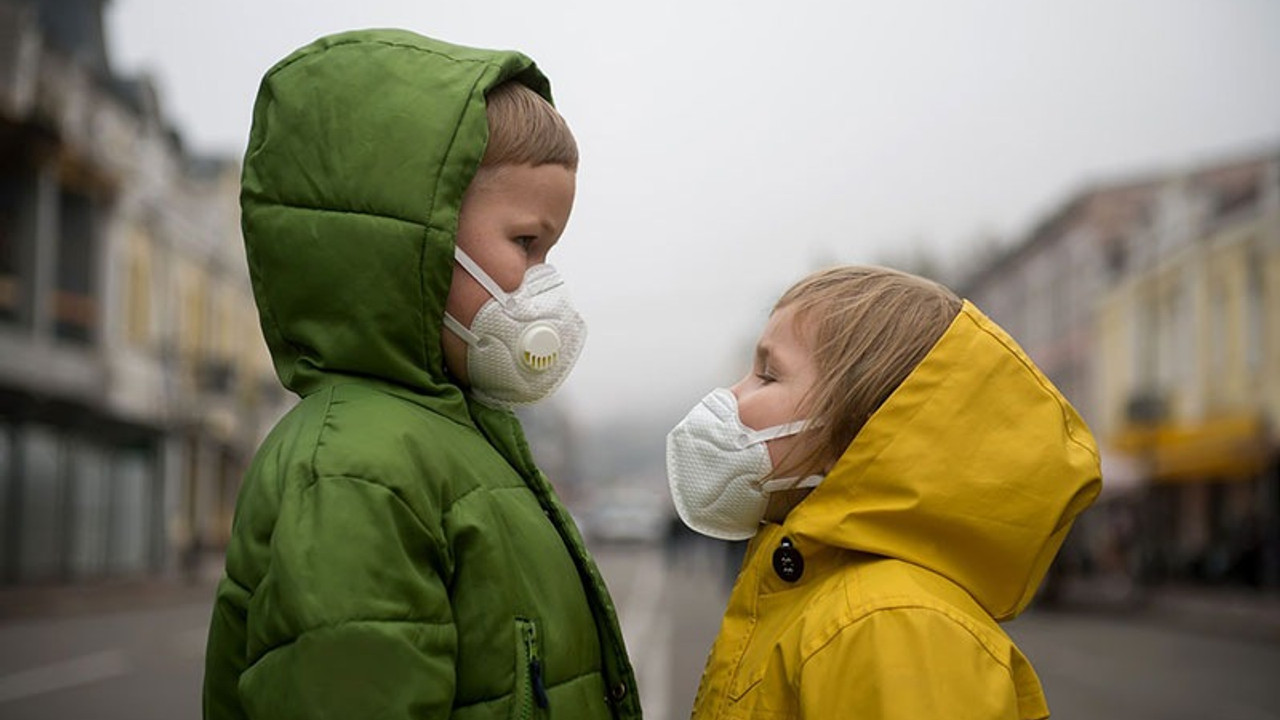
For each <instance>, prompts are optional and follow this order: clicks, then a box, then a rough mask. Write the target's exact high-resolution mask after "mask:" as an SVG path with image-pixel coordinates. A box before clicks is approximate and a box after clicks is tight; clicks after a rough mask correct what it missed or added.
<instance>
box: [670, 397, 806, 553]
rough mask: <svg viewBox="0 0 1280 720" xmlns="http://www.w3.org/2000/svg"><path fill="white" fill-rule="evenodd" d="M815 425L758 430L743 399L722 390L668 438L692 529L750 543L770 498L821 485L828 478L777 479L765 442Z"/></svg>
mask: <svg viewBox="0 0 1280 720" xmlns="http://www.w3.org/2000/svg"><path fill="white" fill-rule="evenodd" d="M808 425H809V421H807V420H797V421H795V422H789V423H786V424H784V425H774V426H773V427H767V428H763V429H761V430H752V429H751V428H748V427H747V426H745V425H743V424H742V419H741V418H740V417H739V416H738V399H737V397H735V396H734V394H733V392H732V391H730V390H728V389H726V388H716V389H715V390H712V391H711V393H710V394H709V395H707V396H706V397H705V398H703V399H702V402H700V403H698V405H697V406H695V407H694V408H693V410H690V411H689V414H688V415H686V416H685V418H684V419H683V420H681V421H680V422H679V424H677V425H676V426H675V428H674V429H672V430H671V432H670V433H668V434H667V482H668V483H669V484H670V486H671V499H672V500H673V501H674V502H675V506H676V512H677V513H679V515H680V519H681V520H683V521H684V524H685V525H688V526H689V528H690V529H692V530H694V531H695V532H699V533H701V534H703V535H707V536H709V537H713V538H719V539H721V540H746V539H748V538H750V537H752V536H754V535H755V534H756V532H757V531H758V530H759V529H760V522H761V521H762V520H763V519H764V511H765V506H766V505H767V504H768V497H767V496H768V494H769V493H771V492H775V491H778V490H787V489H792V488H809V487H816V486H817V485H818V483H820V482H822V478H823V476H822V475H810V476H808V477H805V478H773V479H770V480H768V481H767V482H766V481H765V478H766V477H768V475H769V473H771V472H773V462H772V461H771V460H770V459H769V448H768V447H766V446H765V443H766V442H767V441H769V440H775V439H777V438H783V437H789V436H791V435H797V434H799V433H800V432H802V431H803V430H804V429H805V428H806V427H808Z"/></svg>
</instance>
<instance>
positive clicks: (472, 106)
mask: <svg viewBox="0 0 1280 720" xmlns="http://www.w3.org/2000/svg"><path fill="white" fill-rule="evenodd" d="M509 79H516V80H519V81H520V82H522V83H524V84H526V85H528V86H529V87H530V88H532V89H534V90H535V91H537V92H538V93H540V94H541V95H543V96H544V97H546V98H547V99H548V100H550V99H551V97H550V86H549V84H548V82H547V80H546V78H545V77H543V75H542V74H541V73H540V72H539V71H538V69H537V68H536V67H535V66H534V63H533V61H532V60H530V59H529V58H527V57H525V56H524V55H521V54H520V53H516V52H504V51H490V50H478V49H473V48H466V47H460V46H457V45H450V44H448V43H444V42H440V41H437V40H432V39H429V38H425V37H422V36H420V35H416V34H414V33H411V32H406V31H402V30H362V31H355V32H349V33H343V34H340V35H334V36H330V37H326V38H323V39H321V40H318V41H316V42H314V43H312V44H311V45H308V46H307V47H304V48H302V49H301V50H298V51H297V52H295V53H293V54H292V55H290V56H289V57H287V58H285V59H284V60H282V61H281V62H280V63H278V64H277V65H276V66H275V67H273V68H272V69H271V70H270V71H269V72H268V73H267V75H266V77H264V78H263V81H262V85H261V87H260V89H259V91H258V97H257V101H256V103H255V105H254V110H253V128H252V131H251V133H250V137H249V146H248V150H247V152H246V154H245V162H244V177H243V184H242V191H241V199H240V202H241V209H242V226H243V230H244V238H245V246H246V249H247V253H248V257H249V271H250V274H251V276H252V279H253V291H254V296H255V298H256V300H257V304H258V311H259V315H260V318H261V322H262V331H263V334H264V335H265V336H266V340H267V345H268V346H269V347H270V349H271V355H272V358H273V359H274V361H275V368H276V373H277V374H278V375H279V377H280V380H281V382H283V383H284V385H285V387H287V388H289V389H290V390H292V391H294V392H296V393H298V394H299V395H302V396H306V395H309V394H311V393H313V392H315V391H316V390H318V389H320V388H323V387H325V386H328V385H331V384H334V383H335V382H339V381H345V382H349V381H350V380H351V379H352V378H361V379H363V380H365V381H368V382H373V383H376V384H380V385H383V386H386V387H387V388H389V389H390V390H391V391H392V392H396V393H397V394H400V395H408V396H412V397H413V399H415V401H417V402H421V403H425V404H428V405H430V406H431V407H432V408H433V409H435V410H437V411H440V412H443V413H445V414H447V415H450V416H453V417H458V418H464V417H466V414H467V413H466V406H465V403H464V401H463V398H462V393H461V391H460V390H459V389H458V388H457V387H456V386H455V385H454V384H453V382H452V381H451V380H450V379H448V376H447V374H446V372H445V370H444V361H443V353H442V350H441V345H440V337H441V327H442V319H443V315H444V304H445V299H446V297H447V296H448V292H449V284H450V281H451V279H452V268H453V248H454V242H455V237H456V233H457V227H458V210H459V207H460V206H461V203H462V196H463V193H464V192H465V190H466V188H467V185H468V184H469V183H470V182H471V179H472V177H473V176H474V175H475V172H476V168H477V167H478V166H479V164H480V159H481V157H482V156H483V155H484V149H485V143H486V142H487V139H488V121H487V118H486V115H485V94H486V93H487V92H488V91H489V90H490V89H492V88H493V87H494V86H495V85H497V84H499V83H501V82H503V81H505V80H509Z"/></svg>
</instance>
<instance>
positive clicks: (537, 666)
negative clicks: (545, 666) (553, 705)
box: [529, 658, 550, 708]
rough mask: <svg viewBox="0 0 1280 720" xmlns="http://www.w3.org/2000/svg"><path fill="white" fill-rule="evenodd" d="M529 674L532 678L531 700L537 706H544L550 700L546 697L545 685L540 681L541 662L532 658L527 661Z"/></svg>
mask: <svg viewBox="0 0 1280 720" xmlns="http://www.w3.org/2000/svg"><path fill="white" fill-rule="evenodd" d="M529 675H530V677H531V678H532V680H533V700H534V702H536V703H538V707H540V708H545V707H547V705H549V704H550V702H549V701H548V699H547V686H546V684H545V683H544V682H543V681H542V663H541V662H539V661H538V659H537V658H534V659H532V660H530V661H529Z"/></svg>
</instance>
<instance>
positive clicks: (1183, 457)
mask: <svg viewBox="0 0 1280 720" xmlns="http://www.w3.org/2000/svg"><path fill="white" fill-rule="evenodd" d="M1278 167H1280V157H1278V156H1277V155H1275V154H1264V155H1260V156H1255V157H1253V158H1248V159H1244V160H1241V161H1238V162H1233V163H1227V164H1223V165H1220V166H1216V167H1211V168H1208V169H1205V170H1201V171H1197V172H1193V173H1189V174H1185V175H1181V176H1177V177H1172V178H1169V179H1168V180H1167V181H1166V182H1164V183H1163V184H1162V186H1161V187H1160V188H1159V190H1158V191H1157V193H1156V194H1155V200H1154V202H1153V203H1152V206H1151V208H1150V213H1149V221H1148V222H1147V223H1146V225H1145V227H1143V228H1141V229H1139V230H1138V231H1137V232H1134V233H1131V234H1130V235H1129V236H1128V237H1125V238H1118V239H1117V240H1116V241H1115V242H1116V244H1117V246H1116V248H1115V250H1114V262H1112V263H1111V264H1110V271H1111V273H1112V276H1113V277H1112V281H1111V282H1110V283H1109V286H1108V289H1107V290H1106V291H1105V292H1104V293H1103V295H1102V296H1101V297H1100V299H1099V304H1098V310H1097V322H1098V328H1097V332H1098V343H1097V352H1098V357H1099V360H1100V362H1099V365H1098V373H1097V378H1096V382H1097V397H1098V398H1099V401H1100V402H1099V405H1100V408H1099V410H1100V412H1099V413H1098V416H1097V417H1096V418H1095V419H1094V430H1095V433H1096V434H1097V436H1098V437H1099V439H1100V440H1101V441H1102V442H1103V443H1104V445H1105V449H1106V450H1108V451H1109V452H1110V453H1111V455H1112V456H1113V457H1117V458H1122V459H1123V460H1124V462H1123V463H1120V464H1118V465H1117V466H1118V467H1123V468H1125V470H1124V472H1125V473H1127V474H1129V475H1131V476H1132V479H1133V480H1134V481H1135V483H1136V485H1137V487H1138V488H1139V490H1138V492H1139V493H1141V494H1142V496H1143V498H1144V501H1143V506H1144V518H1143V520H1144V524H1145V529H1144V537H1145V543H1146V545H1147V547H1146V548H1145V550H1144V554H1145V556H1146V562H1145V565H1146V566H1147V570H1148V571H1150V572H1152V573H1154V574H1155V575H1157V576H1160V577H1163V576H1172V577H1183V578H1187V577H1189V578H1194V579H1203V580H1211V581H1218V580H1228V579H1235V580H1242V581H1245V582H1249V583H1253V584H1262V583H1265V584H1275V582H1276V581H1277V579H1278V578H1277V577H1276V575H1277V574H1280V568H1277V564H1278V562H1277V558H1276V557H1273V556H1274V555H1275V554H1276V547H1275V546H1276V544H1277V543H1276V537H1275V535H1276V534H1277V527H1278V526H1280V475H1278V470H1277V457H1280V434H1278V433H1277V421H1280V172H1278Z"/></svg>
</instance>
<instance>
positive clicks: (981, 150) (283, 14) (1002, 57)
mask: <svg viewBox="0 0 1280 720" xmlns="http://www.w3.org/2000/svg"><path fill="white" fill-rule="evenodd" d="M1048 6H1049V4H1048V3H1029V2H1025V0H999V1H995V0H993V1H991V2H980V1H978V0H947V1H945V2H944V1H942V0H939V1H937V2H927V3H926V2H910V1H898V2H876V3H871V2H856V1H854V0H848V1H845V2H811V1H807V0H792V1H791V2H779V1H778V0H771V1H770V2H759V1H757V0H715V1H710V2H703V1H699V0H646V2H639V3H610V2H600V1H599V0H580V1H576V2H575V1H561V0H541V1H540V2H530V1H529V0H523V1H521V2H508V1H507V0H479V1H474V0H473V1H469V2H468V1H463V0H454V1H452V2H423V1H422V0H361V1H360V2H343V3H336V2H334V3H329V2H315V1H314V0H220V1H219V2H198V3H197V2H174V0H113V1H112V2H111V4H110V5H109V6H108V8H109V9H108V26H107V29H108V42H109V44H110V50H111V54H112V58H113V60H114V62H115V66H116V69H117V71H119V72H122V73H125V74H132V73H136V72H141V71H146V72H149V73H150V74H152V76H153V77H154V78H155V79H156V81H157V84H158V87H159V89H160V92H161V103H162V106H163V107H164V108H165V111H166V113H167V114H168V116H169V117H170V118H171V119H172V120H173V123H174V125H175V126H176V127H177V128H178V129H179V130H180V131H181V132H182V134H183V135H184V137H185V138H186V140H187V142H188V145H189V146H190V147H191V148H193V149H194V150H196V151H198V152H202V153H217V152H222V153H227V154H231V155H236V156H239V155H240V154H241V152H242V151H243V145H244V141H245V138H246V136H247V134H248V127H249V117H250V109H251V106H252V102H253V97H254V93H255V92H256V89H257V84H258V81H259V79H260V78H261V76H262V74H263V72H264V71H265V70H266V69H267V68H268V67H270V65H271V64H272V63H274V62H275V61H276V60H278V59H280V58H281V57H283V56H284V55H286V54H288V53H289V52H290V51H292V50H293V49H294V48H296V47H298V46H300V45H303V44H306V43H307V42H309V41H311V40H313V39H314V38H316V37H318V36H320V35H324V34H327V33H330V32H336V31H340V30H345V29H351V28H357V27H386V26H396V27H404V28H408V29H411V30H415V31H417V32H421V33H423V34H426V35H433V36H436V37H439V38H441V39H445V40H449V41H452V42H456V43H461V44H467V45H477V46H482V47H504V48H515V49H519V50H522V51H524V52H526V53H527V54H529V55H530V56H532V57H533V58H534V59H535V60H536V61H537V62H538V64H539V65H540V66H541V67H542V69H543V70H544V71H545V72H546V73H547V74H548V75H549V76H550V78H551V81H552V86H553V91H554V94H555V96H556V99H557V104H558V106H559V108H560V110H561V111H562V112H563V113H564V115H565V116H566V117H567V118H568V120H569V123H570V124H571V126H572V127H573V128H574V131H575V133H576V135H577V137H578V141H579V145H580V146H581V151H582V156H583V160H582V167H581V169H580V171H579V181H578V188H579V190H578V199H577V205H576V208H575V210H574V216H573V219H572V221H571V222H570V224H569V228H568V231H567V232H566V234H565V236H564V238H563V241H562V244H561V246H560V248H559V249H557V251H556V252H555V253H553V255H552V262H553V263H554V264H556V265H557V266H558V267H559V268H560V269H561V270H562V272H563V273H564V274H565V276H566V277H567V279H568V281H569V282H570V283H571V286H572V287H571V290H572V292H573V295H574V299H575V301H576V303H577V304H578V305H579V307H580V308H581V311H582V313H583V315H584V316H585V317H586V318H587V322H588V323H589V325H590V329H591V334H590V338H589V341H588V343H587V349H586V351H585V352H584V354H583V357H582V359H581V361H580V362H579V364H578V367H577V370H576V371H575V373H574V375H573V376H572V377H571V378H570V380H569V381H568V382H567V383H566V385H565V388H564V390H562V391H561V394H562V397H563V400H564V401H565V402H566V403H567V404H568V405H569V407H571V408H572V412H573V413H574V415H575V416H577V417H578V418H579V419H581V420H584V421H597V420H603V419H608V418H616V417H624V416H635V415H649V414H655V413H661V414H670V412H671V410H672V408H682V409H683V408H685V407H688V406H692V405H693V403H695V402H696V401H697V399H698V398H699V397H701V396H702V395H703V394H704V393H705V392H706V391H707V390H709V389H710V388H711V387H713V386H715V385H717V384H719V385H727V384H729V383H731V382H732V381H733V380H734V379H736V377H735V376H736V375H737V374H738V373H740V372H741V371H742V369H743V368H745V367H746V364H747V362H748V361H749V357H747V355H746V353H747V350H748V349H749V347H750V344H751V343H753V342H754V337H755V334H756V333H757V332H758V331H759V329H760V327H761V326H762V325H763V322H764V319H765V315H766V312H767V309H768V307H769V305H770V303H771V302H772V300H773V299H774V298H775V297H776V296H777V295H778V294H779V293H780V292H781V291H782V290H784V289H785V288H786V287H787V286H788V285H789V284H790V283H791V282H793V281H795V280H797V279H798V278H800V277H801V276H802V275H803V274H805V273H806V272H807V271H809V270H811V269H813V268H815V267H817V266H818V265H820V264H824V263H831V262H846V263H868V262H876V261H883V260H885V259H886V258H890V257H900V256H902V255H905V254H907V253H910V252H912V251H914V250H915V249H917V248H920V249H923V250H926V251H930V252H935V253H940V254H941V255H942V256H943V257H946V258H959V257H963V255H964V253H965V251H966V248H968V247H971V246H972V242H973V240H974V238H976V237H978V236H983V235H993V234H994V235H999V236H1002V237H1006V238H1016V237H1018V236H1020V235H1021V234H1023V233H1024V232H1025V231H1026V230H1027V229H1028V228H1029V227H1030V226H1031V225H1033V224H1034V223H1035V221H1036V220H1037V219H1038V218H1040V217H1042V216H1043V215H1044V214H1046V213H1047V212H1049V211H1051V210H1052V209H1053V208H1054V207H1055V206H1057V205H1058V204H1060V203H1062V202H1064V201H1065V200H1066V199H1067V198H1069V197H1070V196H1071V194H1073V193H1074V192H1076V191H1077V190H1079V189H1080V188H1082V187H1083V186H1085V185H1087V184H1089V183H1092V182H1097V181H1105V180H1107V179H1110V178H1114V177H1123V176H1127V175H1132V174H1134V173H1142V172H1147V171H1152V170H1160V169H1164V168H1179V167H1185V166H1187V165H1189V164H1194V163H1197V162H1201V161H1205V160H1212V159H1213V158H1214V157H1215V156H1218V155H1221V154H1224V153H1225V154H1235V153H1239V152H1242V151H1243V152H1248V151H1251V150H1256V149H1258V148H1262V147H1267V146H1275V145H1276V144H1277V143H1280V2H1275V1H1274V0H1073V1H1072V2H1068V3H1055V4H1054V6H1055V7H1053V8H1049V7H1048Z"/></svg>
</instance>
